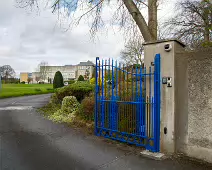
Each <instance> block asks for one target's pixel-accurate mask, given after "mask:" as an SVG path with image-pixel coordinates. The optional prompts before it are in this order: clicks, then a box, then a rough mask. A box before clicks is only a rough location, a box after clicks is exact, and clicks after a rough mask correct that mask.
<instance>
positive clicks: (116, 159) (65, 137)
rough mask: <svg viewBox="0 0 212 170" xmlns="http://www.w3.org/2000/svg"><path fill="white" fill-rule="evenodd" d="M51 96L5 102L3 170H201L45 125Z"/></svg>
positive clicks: (0, 137)
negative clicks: (44, 108) (43, 110)
mask: <svg viewBox="0 0 212 170" xmlns="http://www.w3.org/2000/svg"><path fill="white" fill-rule="evenodd" d="M49 97H50V95H38V96H27V97H18V98H10V99H2V100H0V170H87V169H93V170H94V169H96V170H97V169H110V170H116V169H117V170H154V169H155V170H166V169H167V170H180V169H185V170H194V169H195V170H200V169H211V168H212V167H209V166H208V165H201V164H198V163H192V162H190V161H177V160H165V161H155V160H151V159H148V158H144V157H142V156H139V155H136V154H135V153H134V152H132V151H130V150H128V149H126V150H121V149H118V148H117V147H116V145H114V144H109V143H106V142H103V141H102V140H101V138H98V137H94V136H92V135H91V136H87V135H85V134H82V133H80V132H79V131H76V130H75V129H72V128H70V127H67V126H65V125H62V124H55V123H53V122H51V121H50V120H47V119H45V118H44V117H43V116H41V115H40V114H39V113H37V112H36V109H37V108H39V107H41V106H43V105H44V104H45V103H47V102H48V100H49Z"/></svg>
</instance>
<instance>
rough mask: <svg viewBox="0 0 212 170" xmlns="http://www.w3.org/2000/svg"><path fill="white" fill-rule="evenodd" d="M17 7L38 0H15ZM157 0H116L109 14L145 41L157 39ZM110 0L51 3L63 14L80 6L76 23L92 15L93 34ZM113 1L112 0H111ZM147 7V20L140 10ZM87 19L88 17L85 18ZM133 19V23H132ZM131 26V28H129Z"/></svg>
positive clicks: (34, 3)
mask: <svg viewBox="0 0 212 170" xmlns="http://www.w3.org/2000/svg"><path fill="white" fill-rule="evenodd" d="M16 1H17V4H18V5H19V7H22V8H27V7H30V8H32V7H33V6H36V7H38V6H39V3H38V1H39V0H16ZM158 1H159V0H117V1H116V2H117V9H116V10H115V11H114V14H111V15H112V16H113V17H114V18H116V20H114V21H115V22H116V25H117V24H119V25H120V26H122V27H124V28H126V30H132V31H133V32H134V31H135V32H137V31H138V30H139V31H140V33H141V34H142V36H143V38H144V40H145V41H152V40H157V8H158ZM46 2H47V3H48V0H46ZM110 2H111V0H87V1H85V0H55V2H54V4H53V5H52V9H53V12H54V13H56V12H57V13H58V14H59V16H60V14H61V15H62V16H64V13H67V15H68V16H70V15H71V14H72V13H73V12H74V11H75V10H76V9H78V8H80V7H82V8H83V11H85V12H84V13H83V14H82V15H81V16H79V17H77V18H76V22H75V23H76V24H78V23H79V22H80V21H81V19H82V18H84V17H88V18H89V17H92V24H91V28H90V32H91V34H92V35H94V34H95V33H96V32H97V31H98V30H99V29H100V28H102V26H103V25H104V21H103V20H102V16H101V14H102V10H103V7H104V5H105V4H106V3H107V4H110ZM113 2H114V1H113ZM85 6H86V7H85ZM144 8H146V9H147V11H148V21H146V20H145V17H144V15H143V14H142V13H141V11H143V10H145V9H144ZM87 20H89V19H87ZM132 21H133V24H132ZM129 28H131V29H129Z"/></svg>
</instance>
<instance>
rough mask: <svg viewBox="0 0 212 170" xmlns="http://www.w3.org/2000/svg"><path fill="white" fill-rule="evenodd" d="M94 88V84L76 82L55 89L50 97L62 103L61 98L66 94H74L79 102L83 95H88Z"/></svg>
mask: <svg viewBox="0 0 212 170" xmlns="http://www.w3.org/2000/svg"><path fill="white" fill-rule="evenodd" d="M93 90H94V85H91V84H89V83H87V82H76V83H74V84H71V85H69V86H65V87H63V88H60V89H57V90H56V92H55V94H54V95H53V97H52V100H54V101H55V102H58V103H62V100H63V98H64V97H66V96H75V97H76V98H77V100H78V101H79V102H81V101H82V100H83V99H84V97H85V96H88V95H89V94H90V93H91V92H92V91H93Z"/></svg>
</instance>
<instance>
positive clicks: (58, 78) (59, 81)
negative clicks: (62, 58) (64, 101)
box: [53, 71, 64, 89]
mask: <svg viewBox="0 0 212 170" xmlns="http://www.w3.org/2000/svg"><path fill="white" fill-rule="evenodd" d="M63 86H64V83H63V76H62V74H61V72H60V71H57V72H56V73H55V76H54V80H53V88H54V89H56V88H60V87H63Z"/></svg>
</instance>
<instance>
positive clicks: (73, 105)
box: [61, 96, 80, 114]
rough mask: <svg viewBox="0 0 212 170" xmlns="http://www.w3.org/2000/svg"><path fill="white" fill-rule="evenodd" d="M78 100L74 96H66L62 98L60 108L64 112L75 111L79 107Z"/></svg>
mask: <svg viewBox="0 0 212 170" xmlns="http://www.w3.org/2000/svg"><path fill="white" fill-rule="evenodd" d="M79 105H80V104H79V102H78V101H77V99H76V97H75V96H66V97H64V98H63V101H62V107H61V110H62V112H63V113H65V114H69V113H72V112H76V111H77V110H78V108H79Z"/></svg>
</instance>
